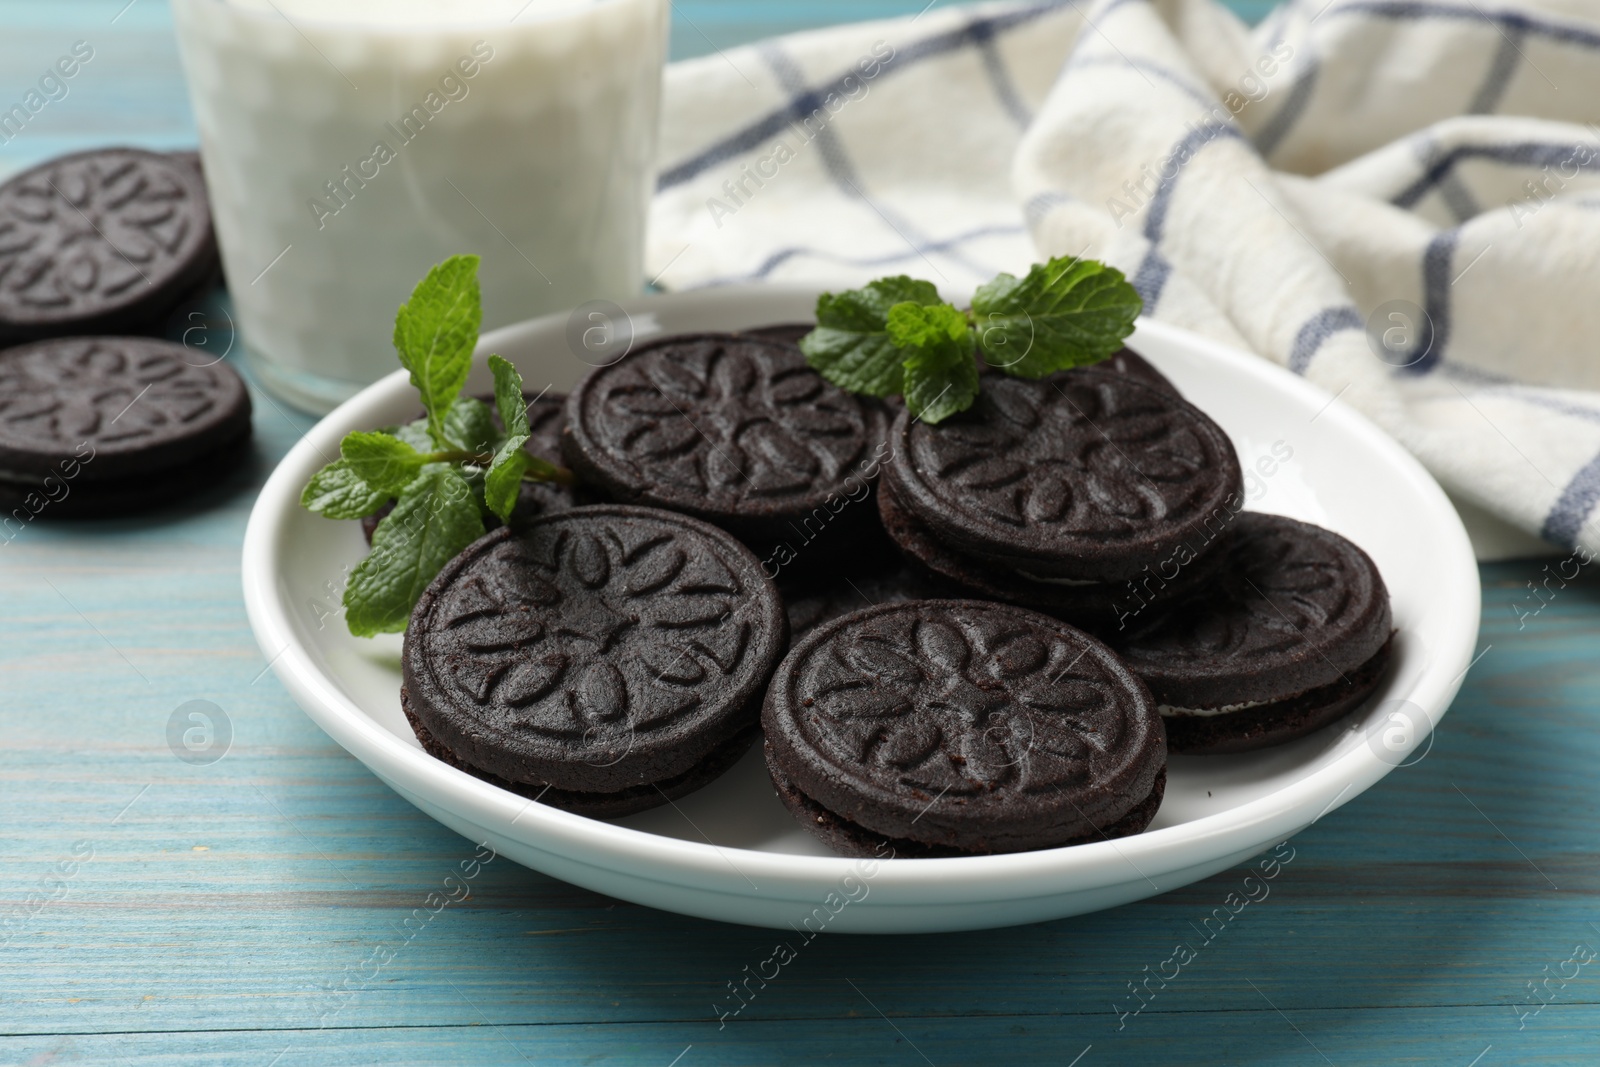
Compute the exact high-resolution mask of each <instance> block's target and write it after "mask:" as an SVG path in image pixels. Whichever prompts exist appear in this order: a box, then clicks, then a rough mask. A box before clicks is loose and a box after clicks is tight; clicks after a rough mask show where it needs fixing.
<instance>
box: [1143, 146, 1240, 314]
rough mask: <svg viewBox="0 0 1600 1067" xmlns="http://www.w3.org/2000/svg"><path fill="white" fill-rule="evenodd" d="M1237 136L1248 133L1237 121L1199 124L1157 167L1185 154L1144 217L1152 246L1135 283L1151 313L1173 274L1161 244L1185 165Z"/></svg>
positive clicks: (1163, 166)
mask: <svg viewBox="0 0 1600 1067" xmlns="http://www.w3.org/2000/svg"><path fill="white" fill-rule="evenodd" d="M1219 137H1220V138H1228V137H1231V138H1236V139H1238V140H1241V141H1242V140H1244V134H1242V133H1240V132H1239V127H1237V126H1235V125H1234V124H1233V123H1231V122H1229V123H1220V122H1212V123H1207V124H1206V125H1204V126H1195V127H1193V128H1191V129H1190V130H1189V132H1188V133H1186V134H1184V136H1183V137H1182V138H1181V139H1180V140H1179V141H1178V143H1177V144H1175V145H1173V146H1172V151H1170V152H1168V153H1167V157H1166V158H1165V159H1163V160H1162V161H1161V166H1160V167H1157V168H1156V170H1157V172H1158V173H1159V172H1160V171H1163V170H1165V169H1166V168H1167V164H1168V163H1170V162H1171V161H1172V160H1173V159H1174V158H1176V157H1178V156H1182V157H1184V158H1183V160H1182V162H1180V163H1179V164H1178V169H1177V172H1176V173H1174V174H1173V176H1172V177H1170V178H1163V179H1161V181H1160V183H1159V184H1158V185H1157V186H1156V192H1155V196H1153V197H1151V198H1150V213H1149V215H1148V216H1146V218H1145V220H1144V237H1145V240H1147V241H1149V242H1150V249H1149V251H1147V252H1146V253H1145V256H1144V260H1143V261H1142V262H1141V263H1140V264H1139V268H1138V269H1137V270H1136V271H1134V273H1133V287H1134V288H1135V289H1137V290H1139V295H1140V296H1141V297H1143V298H1144V309H1145V311H1146V312H1147V313H1148V312H1150V311H1153V310H1154V309H1155V306H1156V303H1157V302H1158V301H1159V300H1160V299H1161V292H1162V290H1163V289H1165V288H1166V285H1167V279H1168V278H1169V277H1171V275H1172V264H1170V263H1168V262H1167V259H1166V257H1165V256H1163V255H1162V254H1161V252H1160V250H1159V248H1158V246H1159V245H1160V244H1161V236H1162V232H1163V231H1164V230H1165V229H1166V225H1167V210H1168V209H1169V208H1170V207H1171V206H1172V192H1173V190H1174V189H1176V188H1177V186H1178V179H1179V178H1181V177H1183V168H1184V167H1185V166H1187V165H1188V162H1189V160H1190V159H1192V158H1193V157H1194V153H1196V152H1198V151H1199V150H1200V149H1202V148H1204V147H1205V146H1206V145H1208V144H1210V143H1211V142H1213V141H1215V140H1217V139H1218V138H1219Z"/></svg>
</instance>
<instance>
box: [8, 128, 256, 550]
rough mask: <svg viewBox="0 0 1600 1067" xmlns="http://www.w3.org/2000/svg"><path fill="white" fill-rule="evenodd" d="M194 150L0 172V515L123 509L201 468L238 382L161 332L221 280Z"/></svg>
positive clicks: (214, 458) (243, 420)
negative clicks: (9, 174)
mask: <svg viewBox="0 0 1600 1067" xmlns="http://www.w3.org/2000/svg"><path fill="white" fill-rule="evenodd" d="M220 278H221V269H220V264H219V260H218V256H217V244H216V238H215V235H214V234H213V233H212V228H211V212H210V207H209V203H208V201H207V199H206V191H205V183H204V181H203V180H202V177H201V173H200V165H199V160H198V158H197V157H196V156H195V155H194V154H193V153H172V154H167V153H158V152H145V151H141V150H138V149H131V148H111V149H101V150H98V151H93V152H83V153H78V154H76V155H70V156H65V157H62V158H60V159H55V160H51V161H50V162H47V163H43V164H41V165H39V166H37V167H34V168H33V169H31V170H27V171H24V172H23V173H21V174H18V175H17V176H15V177H13V178H11V179H10V180H9V181H7V182H5V183H4V184H3V185H0V345H7V346H10V347H7V348H4V349H3V350H0V528H3V529H4V530H6V531H7V535H6V539H8V540H9V538H10V537H11V536H15V532H16V530H17V529H19V528H20V525H21V524H24V523H27V522H31V521H32V520H33V519H34V518H35V517H36V516H39V515H43V514H48V515H49V516H50V517H52V518H68V517H73V516H97V515H108V514H125V513H128V512H131V511H135V510H139V509H143V508H146V507H150V506H152V505H155V504H160V503H164V502H166V501H169V500H171V499H173V498H175V497H178V496H182V495H185V494H187V493H189V492H192V491H193V490H194V489H195V488H197V487H200V486H203V485H208V484H211V483H213V482H215V481H217V480H218V479H220V478H221V477H223V476H224V475H225V474H226V473H228V472H229V471H231V470H232V469H233V468H234V467H236V466H237V464H238V462H239V460H240V459H241V458H242V457H243V455H244V454H245V453H246V451H247V449H248V439H249V434H250V397H249V393H248V392H247V390H246V389H245V386H244V382H243V381H242V380H241V379H240V377H239V375H238V374H237V373H236V372H235V371H234V370H233V369H232V368H231V367H229V366H227V365H226V364H224V363H221V362H220V361H219V357H218V356H217V355H215V354H212V353H211V352H210V351H209V350H206V349H201V348H189V347H186V346H184V345H180V344H173V343H169V342H167V341H164V340H159V339H158V338H159V337H160V336H161V335H162V334H164V333H165V332H166V331H167V329H168V328H169V324H170V323H171V320H172V318H173V316H174V314H175V313H176V312H178V311H179V309H181V308H182V307H184V306H186V305H189V304H192V303H193V302H194V301H195V300H197V299H198V298H199V297H201V296H203V295H205V294H206V293H209V292H210V291H211V290H212V289H213V288H214V287H215V286H216V285H217V283H218V282H219V281H220Z"/></svg>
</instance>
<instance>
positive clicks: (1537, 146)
mask: <svg viewBox="0 0 1600 1067" xmlns="http://www.w3.org/2000/svg"><path fill="white" fill-rule="evenodd" d="M1580 149H1582V150H1584V151H1587V152H1589V153H1591V154H1592V155H1595V156H1600V141H1597V142H1594V143H1591V144H1570V143H1568V144H1563V143H1559V142H1550V141H1519V142H1515V143H1512V144H1490V145H1460V146H1458V147H1456V148H1452V149H1450V150H1449V151H1448V152H1443V153H1441V154H1440V155H1439V157H1438V158H1437V159H1435V160H1434V161H1433V162H1432V163H1430V164H1429V165H1428V169H1427V170H1426V171H1425V172H1423V174H1422V176H1421V177H1420V178H1418V179H1417V180H1416V181H1414V182H1412V183H1411V184H1410V185H1408V186H1406V187H1405V188H1404V189H1402V190H1401V191H1400V192H1399V193H1398V194H1396V196H1395V197H1394V199H1392V200H1390V201H1389V202H1390V203H1391V204H1393V205H1394V206H1395V207H1403V208H1411V207H1415V206H1416V205H1417V202H1418V201H1420V200H1421V199H1422V198H1423V197H1425V196H1427V195H1428V193H1430V192H1432V191H1433V189H1434V187H1436V186H1438V185H1439V184H1440V183H1441V182H1443V181H1444V180H1445V179H1446V178H1447V177H1448V176H1449V175H1450V173H1451V172H1452V171H1453V170H1454V169H1455V168H1456V166H1457V165H1459V164H1460V163H1462V162H1465V161H1466V160H1469V159H1487V160H1492V161H1493V162H1496V163H1507V164H1511V165H1514V166H1526V167H1539V168H1544V167H1554V166H1559V165H1560V164H1561V163H1563V162H1565V161H1567V160H1569V159H1572V158H1573V156H1574V155H1576V154H1577V152H1578V151H1579V150H1580Z"/></svg>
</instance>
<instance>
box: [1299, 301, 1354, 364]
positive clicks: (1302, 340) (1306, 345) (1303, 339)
mask: <svg viewBox="0 0 1600 1067" xmlns="http://www.w3.org/2000/svg"><path fill="white" fill-rule="evenodd" d="M1366 326H1367V324H1366V320H1364V319H1363V318H1362V317H1361V312H1359V311H1357V310H1356V309H1355V308H1354V307H1351V306H1350V305H1348V304H1344V305H1341V306H1339V307H1331V308H1323V309H1322V310H1321V311H1319V312H1317V313H1316V314H1315V315H1313V316H1311V317H1310V318H1309V319H1307V320H1306V321H1305V325H1303V326H1301V327H1300V332H1299V333H1297V334H1295V335H1294V347H1293V348H1292V349H1291V350H1290V352H1289V369H1290V370H1292V371H1294V372H1295V373H1296V374H1304V373H1305V372H1306V368H1308V367H1310V366H1311V361H1312V360H1313V359H1314V358H1316V355H1317V353H1318V352H1320V351H1321V350H1322V346H1323V344H1324V343H1326V341H1327V340H1328V338H1330V337H1332V336H1333V335H1334V334H1336V333H1340V332H1342V331H1344V330H1364V329H1366Z"/></svg>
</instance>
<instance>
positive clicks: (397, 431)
mask: <svg viewBox="0 0 1600 1067" xmlns="http://www.w3.org/2000/svg"><path fill="white" fill-rule="evenodd" d="M379 432H380V433H386V434H388V435H389V436H390V437H398V438H399V439H400V440H402V441H404V442H405V443H406V444H408V445H410V446H411V447H412V448H414V449H416V450H417V451H418V452H432V451H433V449H434V447H435V446H434V443H433V435H432V434H430V433H429V432H428V420H427V419H426V418H421V419H417V420H415V421H414V422H408V423H406V424H405V425H404V426H386V427H384V428H383V429H382V430H380V431H379Z"/></svg>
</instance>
